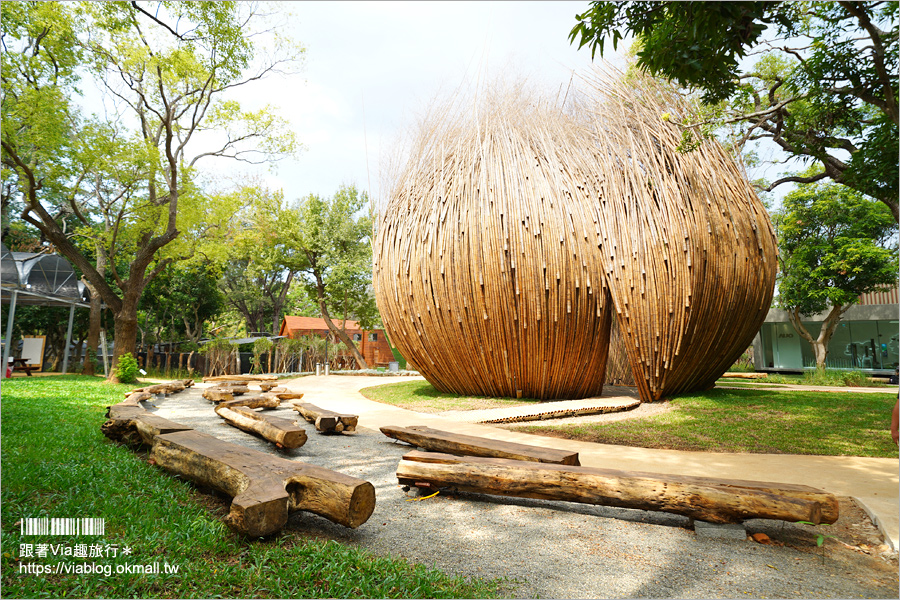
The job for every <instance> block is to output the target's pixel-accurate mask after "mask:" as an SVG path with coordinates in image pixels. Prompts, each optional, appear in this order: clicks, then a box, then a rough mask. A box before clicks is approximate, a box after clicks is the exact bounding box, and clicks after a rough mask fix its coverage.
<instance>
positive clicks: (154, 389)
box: [125, 379, 194, 397]
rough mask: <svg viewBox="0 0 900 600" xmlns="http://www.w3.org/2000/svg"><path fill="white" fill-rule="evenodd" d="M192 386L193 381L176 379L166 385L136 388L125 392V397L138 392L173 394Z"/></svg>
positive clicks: (158, 384) (159, 384)
mask: <svg viewBox="0 0 900 600" xmlns="http://www.w3.org/2000/svg"><path fill="white" fill-rule="evenodd" d="M193 385H194V380H193V379H178V380H176V381H170V382H168V383H157V384H155V385H149V386H146V387H142V388H137V389H135V390H131V391H130V392H125V396H126V397H127V396H129V395H130V394H134V393H138V392H147V393H150V394H166V395H169V394H175V393H177V392H181V391H184V390H185V389H186V388H189V387H191V386H193Z"/></svg>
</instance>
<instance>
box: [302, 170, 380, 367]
mask: <svg viewBox="0 0 900 600" xmlns="http://www.w3.org/2000/svg"><path fill="white" fill-rule="evenodd" d="M368 208H369V201H368V197H367V196H366V194H365V192H362V193H360V192H359V191H358V190H357V189H356V187H355V186H342V187H341V188H340V189H339V190H338V191H337V193H335V195H334V196H332V197H331V198H330V199H325V198H321V197H319V196H316V195H314V194H311V195H309V196H307V197H306V198H303V199H302V200H300V202H299V205H298V207H297V211H296V214H297V223H296V225H295V229H294V231H295V234H294V237H293V239H292V244H293V245H294V246H295V247H296V248H297V249H298V250H299V251H301V252H302V253H303V254H304V256H305V257H306V266H305V268H304V269H303V277H304V283H305V287H306V290H307V292H308V294H309V297H310V298H311V299H312V300H313V301H315V302H316V304H317V305H318V307H319V314H320V315H321V316H322V319H323V320H324V321H325V324H326V325H327V327H328V329H329V330H330V331H331V332H332V334H333V335H334V336H335V337H336V338H337V339H339V340H340V341H341V342H342V343H343V344H344V345H345V346H346V347H347V349H348V350H349V351H350V353H351V354H352V355H353V357H354V358H355V359H356V362H357V364H358V365H359V367H360V368H361V369H367V368H369V365H368V363H366V360H365V358H363V356H362V354H361V353H360V352H359V349H358V348H357V347H356V345H355V344H354V343H353V341H352V340H351V339H350V337H349V336H348V335H347V333H346V331H345V330H344V329H343V328H342V327H338V326H337V324H336V323H335V322H334V321H335V318H334V317H333V316H332V311H333V310H337V311H340V314H341V317H342V320H346V319H348V318H351V317H355V319H356V320H359V321H360V325H361V326H362V327H363V328H368V327H370V326H371V325H372V323H373V321H374V320H375V319H376V318H377V316H376V315H377V310H376V309H375V301H374V297H373V294H372V291H371V286H372V217H371V215H370V214H369V212H368Z"/></svg>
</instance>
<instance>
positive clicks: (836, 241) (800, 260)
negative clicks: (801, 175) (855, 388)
mask: <svg viewBox="0 0 900 600" xmlns="http://www.w3.org/2000/svg"><path fill="white" fill-rule="evenodd" d="M773 224H774V226H775V233H776V235H777V237H778V246H779V250H780V256H779V264H780V272H779V274H778V294H777V296H776V299H775V302H776V305H777V306H778V307H779V308H782V309H783V310H785V311H787V313H788V317H789V318H790V321H791V324H792V325H793V326H794V329H795V330H796V331H797V333H798V334H799V335H800V337H802V338H803V339H804V340H806V341H807V342H809V343H810V344H811V345H812V348H813V351H814V353H815V357H816V367H817V368H818V369H820V370H821V369H825V362H826V359H827V358H828V343H829V342H830V341H831V337H832V336H833V335H834V331H835V329H836V328H837V326H838V323H839V322H840V320H841V317H842V316H843V315H844V313H846V312H847V310H848V309H849V308H850V307H851V306H853V305H854V304H856V303H857V302H858V301H859V296H860V295H861V294H865V293H868V292H872V291H875V290H879V289H883V288H885V287H894V286H896V285H897V269H898V267H900V264H898V258H897V227H896V224H895V223H894V220H893V218H892V216H891V214H890V212H889V211H888V209H887V207H885V206H884V205H883V204H880V203H878V202H876V201H874V200H872V199H869V198H866V197H865V196H863V195H862V194H860V193H859V192H856V191H855V190H852V189H850V188H848V187H846V186H843V185H839V184H833V183H814V184H801V185H800V186H798V188H797V189H796V190H795V191H792V192H790V193H789V194H787V195H786V196H785V198H784V202H783V205H782V207H781V209H780V210H778V211H777V212H776V213H775V214H774V215H773ZM824 311H827V315H826V317H825V319H824V321H823V322H822V328H821V330H820V331H819V334H818V336H817V337H813V336H812V334H811V333H810V332H809V330H807V329H806V327H805V326H804V325H803V322H802V317H804V316H806V317H808V316H811V315H815V314H818V313H821V312H824Z"/></svg>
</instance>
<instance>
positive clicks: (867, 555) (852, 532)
mask: <svg viewBox="0 0 900 600" xmlns="http://www.w3.org/2000/svg"><path fill="white" fill-rule="evenodd" d="M838 501H839V503H840V517H839V518H838V520H837V522H836V523H834V524H831V525H819V526H818V527H813V526H811V525H800V524H796V525H795V524H790V525H788V524H785V523H783V522H782V523H779V522H777V521H769V520H754V521H747V522H746V523H745V524H744V525H745V526H746V528H747V533H748V534H749V535H750V536H751V537H753V538H754V541H757V540H758V541H757V543H763V544H772V545H776V546H786V547H788V548H793V549H795V550H799V551H800V552H805V553H812V554H819V555H821V554H824V555H826V556H828V558H830V559H832V560H836V561H839V562H840V563H843V564H845V565H846V567H847V570H846V573H847V575H849V576H853V577H856V578H858V579H863V578H866V579H868V580H870V581H873V582H874V581H878V582H880V583H883V584H884V585H888V584H891V583H893V584H894V585H896V584H897V580H898V573H900V565H898V554H897V552H894V551H892V550H891V548H890V546H888V545H887V544H885V542H884V539H883V538H882V536H881V533H880V532H879V531H878V528H877V527H875V525H874V524H873V523H872V520H871V519H870V518H869V515H868V514H866V512H865V511H864V510H863V509H862V508H860V507H859V505H857V503H856V502H855V501H854V500H853V499H852V498H846V497H843V498H841V497H839V498H838ZM754 534H763V535H762V536H760V535H756V536H754ZM819 534H822V535H824V536H826V537H825V538H824V541H823V543H822V545H821V546H819V545H817V538H818V535H819Z"/></svg>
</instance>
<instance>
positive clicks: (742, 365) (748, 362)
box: [728, 348, 756, 373]
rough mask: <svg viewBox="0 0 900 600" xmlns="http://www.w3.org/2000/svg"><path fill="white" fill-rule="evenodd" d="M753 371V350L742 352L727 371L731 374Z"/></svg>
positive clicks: (748, 349)
mask: <svg viewBox="0 0 900 600" xmlns="http://www.w3.org/2000/svg"><path fill="white" fill-rule="evenodd" d="M755 370H756V369H755V367H754V366H753V348H747V349H746V350H744V353H743V354H741V357H740V358H739V359H737V360H736V361H735V363H734V364H733V365H731V367H730V368H729V369H728V371H729V372H731V373H752V372H753V371H755Z"/></svg>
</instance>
